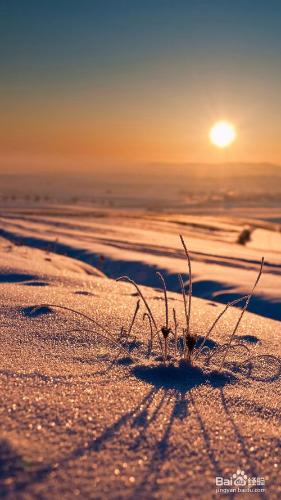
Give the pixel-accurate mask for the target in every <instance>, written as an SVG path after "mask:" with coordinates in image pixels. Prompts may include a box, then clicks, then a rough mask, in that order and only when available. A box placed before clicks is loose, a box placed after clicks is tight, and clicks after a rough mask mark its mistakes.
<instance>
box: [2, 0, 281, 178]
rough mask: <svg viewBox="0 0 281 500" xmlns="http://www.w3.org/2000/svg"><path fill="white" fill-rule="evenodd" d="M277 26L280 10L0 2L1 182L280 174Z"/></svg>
mask: <svg viewBox="0 0 281 500" xmlns="http://www.w3.org/2000/svg"><path fill="white" fill-rule="evenodd" d="M280 26H281V2H280V1H279V0H235V1H231V0H190V1H189V0H79V1H77V0H41V1H38V0H0V64H1V80H0V111H1V112H0V170H1V172H3V171H4V172H5V171H9V170H10V169H13V168H19V169H26V168H28V167H30V168H33V169H34V168H35V169H36V168H40V167H41V166H46V165H47V166H48V168H50V169H51V168H62V169H66V168H71V167H73V166H77V167H79V168H82V167H83V166H85V167H87V168H88V167H90V168H93V169H95V168H102V166H103V165H105V164H111V165H115V164H116V165H118V164H128V165H135V164H149V163H151V162H168V163H171V164H173V163H178V162H179V163H182V162H183V163H188V162H192V163H197V162H204V163H205V162H206V163H208V162H220V161H222V162H224V161H229V162H232V161H234V162H236V161H247V162H272V163H277V164H280V165H281V141H280V137H281V122H280V116H281V104H280V101H281V95H280V89H281V59H280V54H281V29H280ZM221 119H226V120H229V121H231V122H232V123H233V124H234V125H235V126H236V129H237V140H236V141H235V143H234V144H233V145H232V146H231V147H230V148H228V149H227V150H219V149H218V148H215V147H214V146H213V145H211V144H210V141H209V139H208V133H209V129H210V127H211V126H212V124H213V123H214V122H216V121H218V120H221Z"/></svg>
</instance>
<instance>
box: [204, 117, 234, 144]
mask: <svg viewBox="0 0 281 500" xmlns="http://www.w3.org/2000/svg"><path fill="white" fill-rule="evenodd" d="M209 137H210V141H211V143H212V144H214V146H217V147H218V148H227V147H228V146H230V144H232V143H233V141H235V139H236V130H235V127H234V125H232V123H230V122H226V121H221V122H216V123H215V124H214V125H213V126H212V128H211V130H210V134H209Z"/></svg>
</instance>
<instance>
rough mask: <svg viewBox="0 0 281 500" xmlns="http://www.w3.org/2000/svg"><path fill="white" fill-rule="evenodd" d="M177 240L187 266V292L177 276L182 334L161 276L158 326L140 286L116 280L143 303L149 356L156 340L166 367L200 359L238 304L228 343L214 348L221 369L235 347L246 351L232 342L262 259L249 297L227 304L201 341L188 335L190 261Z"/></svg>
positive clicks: (120, 279)
mask: <svg viewBox="0 0 281 500" xmlns="http://www.w3.org/2000/svg"><path fill="white" fill-rule="evenodd" d="M180 240H181V243H182V246H183V249H184V253H185V257H186V260H187V267H188V289H187V290H186V289H185V286H184V281H183V277H182V275H181V274H179V275H178V279H179V286H180V289H181V293H182V298H183V310H184V318H185V325H184V327H182V329H181V335H179V323H178V321H177V316H176V310H175V309H174V308H173V320H171V318H170V311H169V301H168V296H167V286H166V282H165V279H164V277H163V276H162V274H161V273H160V272H157V275H158V277H159V279H160V281H161V283H162V288H163V295H164V305H165V322H164V324H160V325H159V324H158V323H157V321H156V319H155V317H154V315H153V313H152V310H151V307H150V305H149V303H148V301H147V299H146V298H145V297H144V295H143V293H142V291H141V289H140V287H139V286H138V285H137V283H135V281H134V280H132V279H131V278H130V277H128V276H121V277H120V278H118V280H117V281H126V282H128V283H131V284H132V285H133V286H134V287H135V289H136V291H137V293H138V295H139V297H140V300H141V301H142V302H143V304H144V306H145V308H146V312H145V313H144V315H143V320H147V321H148V322H149V332H150V334H149V340H148V353H149V354H151V351H152V349H153V345H154V340H155V339H157V341H158V345H159V348H160V352H161V356H162V359H163V361H164V364H165V365H167V363H168V361H169V362H174V361H181V362H183V361H184V362H185V363H187V364H193V363H194V361H195V360H197V359H198V358H199V356H200V355H201V354H202V353H203V352H204V349H205V344H206V341H207V339H208V337H209V336H210V334H211V333H212V331H213V330H214V328H215V326H216V325H217V324H218V322H219V321H220V319H221V318H222V316H223V315H224V314H225V313H226V311H227V309H228V308H229V307H231V306H236V305H241V313H240V315H239V318H238V320H237V322H236V324H235V326H234V328H233V331H232V333H231V334H230V336H229V339H228V341H227V342H226V343H225V344H223V345H222V346H219V347H218V348H217V349H216V353H217V352H218V350H221V351H222V353H223V354H222V362H221V366H220V369H221V368H222V367H223V365H224V363H225V361H226V358H227V355H228V353H229V351H230V349H233V348H234V347H241V346H242V345H243V347H245V349H246V350H248V348H247V347H246V346H245V345H244V344H235V345H233V339H234V337H235V334H236V332H237V330H238V327H239V325H240V323H241V321H242V318H243V316H244V314H245V312H246V310H247V307H248V305H249V303H250V300H251V298H252V296H253V293H254V291H255V288H256V286H257V284H258V282H259V280H260V277H261V275H262V270H263V265H264V258H262V261H261V265H260V270H259V273H258V276H257V279H256V281H255V283H254V286H253V287H252V290H251V292H250V293H249V294H248V295H245V296H243V297H241V298H239V299H236V300H233V301H231V302H228V303H227V304H226V306H225V308H224V309H223V311H222V312H221V313H220V314H219V315H218V316H217V318H216V319H215V321H214V322H213V323H212V325H211V326H210V328H209V329H208V331H207V332H206V334H205V335H204V336H203V339H202V338H200V340H199V339H198V338H197V337H196V336H195V335H194V334H192V332H191V328H190V321H191V301H192V271H191V260H190V255H189V252H188V250H187V247H186V244H185V241H184V239H183V237H182V236H181V235H180ZM212 355H213V354H211V355H210V356H209V358H211V357H212Z"/></svg>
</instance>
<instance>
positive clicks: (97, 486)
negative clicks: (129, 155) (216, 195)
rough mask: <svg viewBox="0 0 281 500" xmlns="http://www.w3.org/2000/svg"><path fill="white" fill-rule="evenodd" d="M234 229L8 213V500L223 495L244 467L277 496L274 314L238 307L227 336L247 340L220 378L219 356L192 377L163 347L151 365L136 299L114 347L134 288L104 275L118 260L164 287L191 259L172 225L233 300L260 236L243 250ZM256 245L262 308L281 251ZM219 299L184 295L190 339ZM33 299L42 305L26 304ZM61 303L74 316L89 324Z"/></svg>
mask: <svg viewBox="0 0 281 500" xmlns="http://www.w3.org/2000/svg"><path fill="white" fill-rule="evenodd" d="M171 219H172V220H171ZM243 225H244V221H243V222H239V221H237V220H236V221H232V222H231V221H229V220H227V219H224V220H222V219H220V220H218V219H217V218H206V217H205V218H199V219H198V217H194V218H191V217H188V218H180V217H179V218H177V217H172V218H170V217H169V220H167V218H166V217H164V216H160V215H155V214H154V215H153V214H146V215H145V214H135V215H134V216H132V214H128V213H127V214H126V213H125V212H121V213H119V214H116V213H112V212H107V213H105V212H98V213H97V214H96V215H95V214H93V213H92V214H88V215H86V214H85V213H84V215H83V214H77V212H76V214H74V215H73V216H72V217H71V216H69V215H68V216H66V213H63V210H62V209H61V210H57V211H56V213H55V214H54V213H51V212H50V211H49V213H48V214H47V213H37V214H35V213H25V214H23V213H21V214H17V213H14V214H11V213H6V214H3V216H2V218H1V227H2V233H1V234H2V238H1V240H0V289H1V295H0V297H1V304H0V384H1V390H0V394H1V406H0V411H1V440H0V488H1V490H0V491H1V495H2V496H4V497H7V498H11V499H13V498H20V499H21V498H23V499H25V498H26V499H30V498H43V499H45V498H46V499H49V498H66V499H68V498H69V499H70V498H71V499H72V498H75V497H77V498H93V499H98V498H113V499H115V498H143V499H149V498H161V499H162V498H165V499H166V498H167V499H170V498H173V499H174V498H179V499H181V498H200V499H201V498H206V499H209V498H217V496H218V494H217V493H216V486H215V478H216V476H223V477H225V478H228V477H230V476H231V475H232V474H233V473H235V472H236V470H237V469H238V468H239V469H243V470H244V471H245V473H246V474H247V475H248V476H249V477H261V478H264V479H265V490H266V491H265V493H250V494H245V495H244V496H245V498H247V497H249V498H272V499H275V498H280V494H281V485H280V398H281V391H280V350H281V349H280V335H281V323H280V322H279V321H275V320H272V319H269V318H268V317H262V316H260V315H256V314H251V313H246V315H245V316H244V318H243V321H242V322H241V324H240V327H239V329H238V332H237V338H236V339H235V343H236V344H240V347H237V348H236V349H234V350H233V351H232V352H231V353H230V354H229V356H228V358H227V363H226V366H225V368H224V370H223V371H222V372H221V373H220V374H219V373H218V364H219V362H220V357H219V356H218V357H217V359H216V355H214V358H212V362H211V364H210V365H208V366H206V365H205V364H204V357H202V358H200V359H199V361H198V366H197V368H194V369H193V370H192V369H190V370H184V369H180V368H174V369H172V368H169V367H167V368H166V369H165V368H163V366H162V364H161V361H159V354H160V353H159V351H157V349H156V346H155V348H154V350H153V353H152V355H151V357H150V358H149V359H147V356H146V351H147V347H146V343H147V338H148V335H149V330H148V325H147V324H146V323H145V322H143V321H142V315H143V313H144V306H143V305H141V309H140V311H139V314H138V316H137V320H136V323H135V325H134V328H133V330H132V332H131V336H130V338H129V342H128V344H127V349H128V350H129V353H123V352H122V353H120V347H119V345H120V343H119V344H118V347H117V346H116V344H115V342H118V336H119V333H120V329H121V327H122V326H123V327H125V328H127V329H128V326H129V324H130V321H131V318H132V314H133V311H134V308H135V306H136V302H137V299H138V298H137V296H136V293H135V289H134V288H133V287H132V285H130V284H126V283H122V282H115V281H114V280H112V279H109V278H108V277H106V276H105V275H108V274H110V273H109V272H108V270H109V269H110V270H111V274H110V275H111V276H112V275H113V274H114V275H117V274H119V272H120V274H123V273H124V271H125V265H126V263H127V266H128V267H127V269H128V271H131V272H130V274H131V275H132V277H134V272H133V271H134V270H135V271H136V275H137V277H138V278H139V277H140V276H141V272H142V273H147V274H146V276H149V275H151V274H154V272H155V270H156V268H158V269H162V270H165V271H167V273H168V277H169V276H171V281H169V283H170V285H171V284H173V283H174V282H173V281H172V275H173V273H176V272H185V271H186V267H187V266H186V262H185V260H184V259H183V253H182V251H181V249H180V245H179V243H178V232H179V228H180V230H181V232H183V234H185V236H186V240H187V241H188V245H189V248H190V249H191V256H192V261H193V268H194V278H195V282H196V281H198V282H199V283H201V284H202V280H211V278H212V281H214V282H215V283H218V285H219V286H220V287H221V284H227V286H228V288H227V290H228V292H227V293H228V294H230V291H229V290H230V289H231V290H234V291H235V294H236V293H243V291H244V290H245V291H246V292H248V291H249V289H250V288H251V286H252V284H253V282H254V280H255V277H256V275H257V270H258V268H259V260H260V257H261V247H260V245H261V243H262V242H261V243H260V237H259V238H258V240H259V241H258V243H257V246H255V239H253V241H252V243H251V245H250V246H249V247H248V245H247V246H246V247H241V246H240V245H237V244H236V243H235V241H236V239H237V234H238V233H239V231H240V228H241V227H243ZM266 230H270V228H267V229H266ZM272 230H273V229H272ZM275 236H276V237H278V234H276V235H274V238H275ZM15 243H16V244H15ZM19 244H20V245H19ZM265 246H267V245H265ZM32 247H33V248H32ZM34 247H38V248H34ZM43 248H44V249H43ZM262 250H263V251H264V252H265V257H266V262H267V265H266V268H265V274H264V275H263V277H262V280H261V282H260V284H259V285H258V287H259V288H258V289H257V294H258V293H259V294H260V295H259V297H262V296H263V297H264V300H263V302H261V298H260V299H259V300H260V303H262V304H263V306H264V308H265V309H263V313H264V311H265V313H267V314H265V315H267V316H270V314H269V313H268V311H269V310H270V305H271V304H273V305H274V304H275V305H276V304H277V302H278V300H279V299H278V293H277V290H278V283H280V277H279V275H278V272H280V253H278V249H277V251H276V248H275V247H274V248H263V249H262ZM64 253H65V254H66V255H63V254H64ZM107 262H108V268H107ZM130 262H131V263H132V265H129V264H130ZM93 264H96V265H97V267H98V268H99V269H96V268H95V267H94V266H93ZM118 265H119V268H118ZM209 268H210V269H209ZM208 269H209V270H208ZM205 272H206V273H207V274H206V276H207V278H206V277H205ZM103 273H105V274H103ZM208 273H209V274H208ZM149 279H152V280H153V279H154V278H149V277H147V278H145V276H143V279H142V282H146V283H147V284H151V285H152V287H147V288H146V287H142V290H143V292H144V294H145V296H146V298H147V299H148V300H149V302H150V304H151V308H152V310H153V313H154V315H155V318H156V321H157V322H158V324H159V325H161V324H163V322H164V302H163V293H162V291H161V290H160V289H159V287H160V282H159V280H158V281H152V282H151V283H148V281H149ZM278 279H279V282H278ZM200 280H201V281H200ZM139 282H141V280H140V279H139ZM171 288H172V287H171ZM195 288H196V287H195ZM219 290H221V288H219ZM279 291H280V285H279ZM231 293H232V292H231ZM233 293H234V292H233ZM262 294H263V295H262ZM213 297H214V293H213V294H211V295H210V296H209V297H208V300H202V299H200V298H196V297H194V298H193V301H192V320H191V330H192V333H193V334H196V335H198V336H203V335H204V334H205V333H206V331H207V330H208V328H209V327H210V325H211V324H212V322H213V321H214V319H215V318H216V317H217V315H218V314H219V313H220V312H221V311H222V309H223V305H222V304H219V303H218V302H215V301H213V300H212V301H210V299H212V298H213ZM219 297H220V296H219ZM216 298H217V296H216ZM274 301H275V302H274ZM169 303H170V307H174V308H175V310H176V311H177V317H178V321H179V323H180V326H181V327H182V326H183V325H184V315H183V308H182V299H181V296H180V295H179V294H177V293H174V292H169ZM40 304H45V305H44V306H41V307H39V308H37V309H34V306H39V305H40ZM46 304H47V305H46ZM55 305H57V306H59V305H61V306H65V307H68V308H73V309H75V310H76V311H80V312H81V313H84V314H86V315H88V316H89V317H90V318H92V319H93V320H94V321H96V322H98V325H97V324H94V323H93V322H92V321H91V320H89V319H86V318H85V317H81V316H79V315H78V314H75V313H73V312H71V311H69V310H65V309H59V308H56V307H55ZM279 305H280V304H279ZM274 310H276V311H277V308H276V309H274ZM238 315H239V311H238V310H236V309H234V308H231V309H229V310H228V311H227V313H226V314H225V316H224V317H223V318H222V320H221V321H220V322H219V324H218V325H217V327H216V328H215V330H214V331H213V332H212V335H211V338H210V339H209V341H208V344H207V345H208V347H209V349H210V352H216V348H217V347H218V346H219V345H221V344H224V343H225V342H227V339H228V338H229V335H230V333H231V331H232V330H233V327H234V325H235V320H237V318H238ZM109 335H110V337H112V339H113V340H107V339H106V338H105V337H108V336H109ZM104 336H105V337H104ZM241 344H242V345H243V346H245V348H242V347H241ZM246 347H247V348H248V350H249V351H250V352H249V354H248V352H247V350H246ZM171 349H172V347H171ZM117 354H119V358H118V359H117V361H116V362H115V363H114V364H112V363H113V361H114V359H115V358H116V355H117ZM249 355H250V357H251V360H250V361H246V359H247V357H248V356H249Z"/></svg>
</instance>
